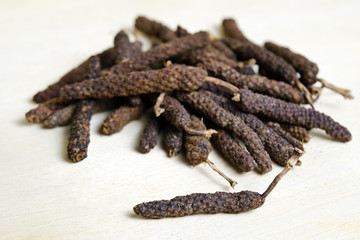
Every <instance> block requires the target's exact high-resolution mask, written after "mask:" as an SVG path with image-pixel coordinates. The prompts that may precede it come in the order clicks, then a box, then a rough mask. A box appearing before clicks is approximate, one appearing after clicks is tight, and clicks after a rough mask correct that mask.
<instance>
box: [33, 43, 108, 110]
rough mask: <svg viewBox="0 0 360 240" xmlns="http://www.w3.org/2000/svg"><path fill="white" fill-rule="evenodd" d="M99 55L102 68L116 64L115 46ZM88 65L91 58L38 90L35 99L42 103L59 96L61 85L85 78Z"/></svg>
mask: <svg viewBox="0 0 360 240" xmlns="http://www.w3.org/2000/svg"><path fill="white" fill-rule="evenodd" d="M97 56H99V58H100V61H101V66H102V68H108V67H110V66H112V65H114V64H115V54H114V49H113V48H109V49H107V50H105V51H104V52H102V53H99V54H98V55H97ZM88 65H89V60H86V61H85V62H83V63H81V64H80V65H79V66H78V67H76V68H74V69H72V70H71V71H70V72H68V73H67V74H65V75H64V76H63V77H61V78H60V80H59V81H58V82H56V83H54V84H52V85H50V86H48V87H47V88H46V89H45V90H43V91H40V92H38V93H37V94H36V95H35V96H34V98H33V100H34V101H35V102H37V103H40V102H45V101H47V100H49V99H52V98H55V97H58V96H59V91H60V89H61V87H63V86H65V85H67V84H72V83H76V82H80V81H83V80H84V78H85V76H86V74H87V68H88Z"/></svg>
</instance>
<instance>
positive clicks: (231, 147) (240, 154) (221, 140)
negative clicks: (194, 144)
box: [211, 128, 256, 172]
mask: <svg viewBox="0 0 360 240" xmlns="http://www.w3.org/2000/svg"><path fill="white" fill-rule="evenodd" d="M216 131H217V133H216V134H213V135H211V142H212V143H213V145H214V146H215V147H216V148H217V149H218V150H219V151H220V153H221V155H222V156H223V157H224V158H225V159H226V160H227V161H229V162H230V163H231V164H232V165H234V166H235V167H236V168H238V169H240V170H242V171H244V172H249V171H252V170H253V169H255V168H256V164H255V162H254V159H253V158H252V157H251V155H250V154H249V153H248V152H247V151H246V150H245V149H244V148H243V147H241V146H240V145H239V143H238V142H237V141H236V139H235V138H233V137H232V136H231V134H230V133H229V132H228V131H226V130H225V129H221V128H218V129H216Z"/></svg>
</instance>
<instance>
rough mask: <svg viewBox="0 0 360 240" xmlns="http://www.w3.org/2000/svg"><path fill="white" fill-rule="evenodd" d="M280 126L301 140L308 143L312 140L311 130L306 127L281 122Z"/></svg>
mask: <svg viewBox="0 0 360 240" xmlns="http://www.w3.org/2000/svg"><path fill="white" fill-rule="evenodd" d="M280 126H281V128H282V129H284V130H285V131H287V132H288V133H290V134H291V136H293V137H294V138H296V139H297V140H299V141H301V142H305V143H306V142H308V141H309V140H310V136H309V131H308V130H307V129H306V128H303V127H300V126H297V125H292V124H286V123H281V124H280Z"/></svg>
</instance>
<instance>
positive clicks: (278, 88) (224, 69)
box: [200, 62, 306, 103]
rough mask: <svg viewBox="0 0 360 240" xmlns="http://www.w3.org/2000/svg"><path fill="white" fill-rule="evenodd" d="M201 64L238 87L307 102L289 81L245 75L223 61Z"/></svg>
mask: <svg viewBox="0 0 360 240" xmlns="http://www.w3.org/2000/svg"><path fill="white" fill-rule="evenodd" d="M200 66H201V67H202V68H204V69H205V70H206V71H208V73H209V74H211V75H214V76H216V77H220V78H222V79H225V80H226V81H227V82H229V83H231V84H233V85H235V86H237V87H238V88H248V89H250V90H253V91H254V92H259V93H264V94H267V95H269V96H273V97H277V98H281V99H284V100H287V101H291V102H295V103H306V100H305V98H304V96H303V94H302V92H301V91H299V90H298V89H296V88H294V87H292V86H291V85H289V84H287V83H284V82H279V81H275V80H270V79H267V78H266V77H262V76H259V75H243V74H240V73H239V72H238V71H236V70H235V69H234V68H232V67H230V66H229V65H226V64H224V63H221V62H205V63H203V64H201V65H200Z"/></svg>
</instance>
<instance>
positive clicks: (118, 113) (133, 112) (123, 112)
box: [101, 103, 146, 135]
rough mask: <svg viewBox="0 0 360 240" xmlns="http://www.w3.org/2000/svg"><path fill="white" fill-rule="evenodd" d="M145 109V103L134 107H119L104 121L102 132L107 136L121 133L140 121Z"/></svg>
mask: <svg viewBox="0 0 360 240" xmlns="http://www.w3.org/2000/svg"><path fill="white" fill-rule="evenodd" d="M145 108H146V107H145V105H144V103H142V104H140V105H138V106H134V107H131V106H127V105H124V106H121V107H119V108H118V109H116V110H115V111H113V112H112V113H110V114H109V115H108V116H107V118H106V119H105V120H104V122H103V124H102V126H101V132H102V133H103V134H106V135H111V134H114V133H117V132H120V131H121V129H123V127H124V126H125V125H126V124H128V123H129V122H131V121H132V120H135V119H138V118H139V117H140V116H141V114H142V113H143V112H144V111H145Z"/></svg>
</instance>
